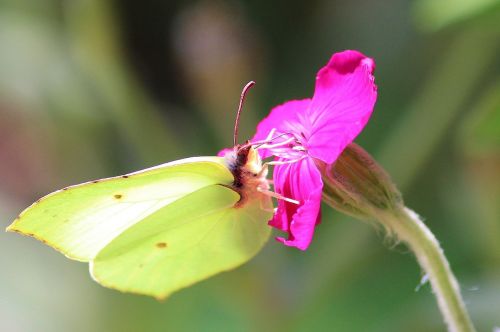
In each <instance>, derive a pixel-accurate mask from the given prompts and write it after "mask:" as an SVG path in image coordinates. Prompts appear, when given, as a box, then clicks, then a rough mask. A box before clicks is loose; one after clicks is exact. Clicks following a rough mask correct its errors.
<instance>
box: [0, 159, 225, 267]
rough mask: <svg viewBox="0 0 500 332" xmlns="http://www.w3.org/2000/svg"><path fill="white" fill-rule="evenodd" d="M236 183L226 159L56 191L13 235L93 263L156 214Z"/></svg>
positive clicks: (20, 222)
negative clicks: (193, 195) (183, 200)
mask: <svg viewBox="0 0 500 332" xmlns="http://www.w3.org/2000/svg"><path fill="white" fill-rule="evenodd" d="M233 180H234V178H233V176H232V174H231V172H229V170H228V169H227V167H225V166H224V162H223V159H222V158H217V157H199V158H188V159H183V160H180V161H176V162H173V163H167V164H163V165H160V166H156V167H153V168H150V169H146V170H143V171H139V172H135V173H131V174H129V175H124V176H119V177H113V178H108V179H102V180H97V181H93V182H88V183H84V184H81V185H76V186H72V187H68V188H65V189H63V190H59V191H56V192H54V193H52V194H49V195H47V196H45V197H43V198H42V199H40V200H39V201H37V202H35V203H34V204H33V205H31V206H30V207H28V208H27V209H26V210H25V211H23V212H22V213H21V214H20V216H19V217H18V218H17V219H16V221H15V222H14V223H13V224H12V225H11V226H9V228H8V229H7V230H9V231H15V232H19V233H22V234H24V235H29V236H33V237H35V238H37V239H39V240H41V241H42V242H44V243H47V244H48V245H50V246H52V247H54V248H55V249H57V250H59V251H61V252H62V253H64V254H65V255H66V256H68V257H69V258H73V259H77V260H81V261H90V260H92V259H93V258H94V257H95V256H96V254H97V253H98V252H99V251H100V250H101V249H102V248H103V247H105V246H106V245H107V244H108V243H109V242H110V241H112V240H113V239H114V238H116V237H117V236H119V235H120V234H121V233H122V232H123V231H124V230H126V229H128V228H129V227H131V226H132V225H134V224H136V223H137V222H139V221H141V220H143V219H145V218H147V217H148V216H149V215H151V214H154V212H155V211H158V210H160V209H162V208H163V207H164V206H167V205H169V204H171V203H172V202H175V201H176V200H178V199H179V198H182V197H184V196H186V195H189V194H190V193H192V192H195V191H197V190H199V189H201V188H204V187H207V186H211V185H214V184H225V185H230V184H231V183H232V181H233ZM198 204H200V203H198Z"/></svg>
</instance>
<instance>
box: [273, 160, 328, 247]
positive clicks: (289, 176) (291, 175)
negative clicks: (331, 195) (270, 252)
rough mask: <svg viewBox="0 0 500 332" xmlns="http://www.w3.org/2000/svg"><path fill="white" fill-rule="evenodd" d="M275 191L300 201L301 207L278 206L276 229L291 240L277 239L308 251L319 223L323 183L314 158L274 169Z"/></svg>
mask: <svg viewBox="0 0 500 332" xmlns="http://www.w3.org/2000/svg"><path fill="white" fill-rule="evenodd" d="M274 184H275V190H276V192H278V193H279V194H281V195H283V196H285V197H288V198H292V199H295V200H298V201H299V202H300V205H297V204H293V203H289V202H285V201H283V200H280V201H279V202H278V210H277V212H276V214H275V216H274V219H273V220H271V221H270V222H269V224H270V225H271V226H273V227H276V228H278V229H281V230H283V231H286V232H288V239H286V240H285V239H283V238H278V240H279V241H280V242H283V243H284V244H286V245H287V246H293V247H297V248H299V249H301V250H305V249H307V247H308V246H309V244H310V243H311V240H312V237H313V234H314V227H315V226H316V225H317V224H318V223H319V218H320V206H321V192H322V190H323V181H322V180H321V174H320V172H319V170H318V168H317V167H316V165H315V164H314V160H313V159H312V158H306V159H303V160H301V161H298V162H296V163H292V164H286V165H280V166H276V167H275V169H274Z"/></svg>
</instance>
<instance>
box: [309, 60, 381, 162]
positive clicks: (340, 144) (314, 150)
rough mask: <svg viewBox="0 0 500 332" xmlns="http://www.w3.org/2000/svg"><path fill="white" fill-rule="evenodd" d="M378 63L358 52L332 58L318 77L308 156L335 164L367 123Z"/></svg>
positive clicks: (311, 113)
mask: <svg viewBox="0 0 500 332" xmlns="http://www.w3.org/2000/svg"><path fill="white" fill-rule="evenodd" d="M374 69H375V63H374V61H373V60H372V59H370V58H368V57H366V56H364V55H363V54H361V53H359V52H357V51H344V52H340V53H336V54H334V55H333V56H332V58H331V59H330V61H329V62H328V64H327V65H326V66H325V67H323V68H322V69H321V70H320V71H319V72H318V75H317V77H316V88H315V91H314V97H313V99H312V102H311V105H310V108H309V119H310V121H311V123H312V125H311V126H312V131H311V133H310V136H309V137H308V143H307V147H308V151H309V155H310V156H312V157H314V158H318V159H321V160H322V161H324V162H326V163H329V164H330V163H333V162H334V161H335V160H336V159H337V157H338V156H339V155H340V153H342V151H343V150H344V148H345V147H346V146H347V145H348V144H349V143H351V142H352V141H353V140H354V138H356V136H357V135H358V134H359V133H360V132H361V130H362V129H363V127H364V126H365V125H366V123H367V122H368V119H369V118H370V115H371V113H372V111H373V107H374V105H375V101H376V99H377V87H376V85H375V83H374V77H373V75H372V73H373V70H374Z"/></svg>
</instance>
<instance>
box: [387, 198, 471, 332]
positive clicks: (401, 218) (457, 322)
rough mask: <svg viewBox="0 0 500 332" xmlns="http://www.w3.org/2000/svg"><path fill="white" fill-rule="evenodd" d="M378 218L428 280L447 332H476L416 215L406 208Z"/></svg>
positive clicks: (435, 245) (447, 269) (446, 267)
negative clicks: (401, 242)
mask: <svg viewBox="0 0 500 332" xmlns="http://www.w3.org/2000/svg"><path fill="white" fill-rule="evenodd" d="M379 218H380V219H382V220H380V221H381V222H382V224H384V225H387V226H389V227H390V229H391V230H392V231H393V233H394V235H395V236H396V237H397V238H398V239H399V240H401V241H403V242H405V243H406V244H407V245H408V246H409V247H410V249H411V250H412V251H413V252H414V254H415V256H416V257H417V260H418V262H419V263H420V266H421V267H422V269H423V270H424V272H425V273H426V274H427V276H428V277H429V281H430V283H431V286H432V289H433V291H434V294H435V296H436V298H437V302H438V305H439V309H440V310H441V313H442V314H443V316H444V320H445V322H446V324H447V325H448V329H449V331H453V332H470V331H475V329H474V326H473V325H472V321H471V319H470V318H469V315H468V313H467V310H466V308H465V304H464V301H463V299H462V296H461V294H460V288H459V285H458V282H457V280H456V279H455V276H454V275H453V272H452V271H451V269H450V265H449V263H448V261H447V260H446V257H445V256H444V254H443V249H441V247H440V246H439V243H438V241H437V240H436V237H435V236H434V234H432V232H431V231H430V230H429V228H427V226H426V225H425V224H424V223H423V222H422V220H420V218H419V216H418V215H417V214H416V213H415V212H413V211H412V210H410V209H408V208H400V209H398V210H396V211H394V210H393V211H392V212H391V211H390V210H388V211H387V212H384V214H379Z"/></svg>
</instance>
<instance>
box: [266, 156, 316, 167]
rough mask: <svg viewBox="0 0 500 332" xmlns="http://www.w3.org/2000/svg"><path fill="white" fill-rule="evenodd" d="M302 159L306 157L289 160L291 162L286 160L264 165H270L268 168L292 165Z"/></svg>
mask: <svg viewBox="0 0 500 332" xmlns="http://www.w3.org/2000/svg"><path fill="white" fill-rule="evenodd" d="M304 158H307V155H302V156H301V157H300V158H297V159H291V160H287V161H269V162H267V163H266V164H267V165H270V166H276V165H286V164H293V163H296V162H298V161H301V160H302V159H304Z"/></svg>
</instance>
